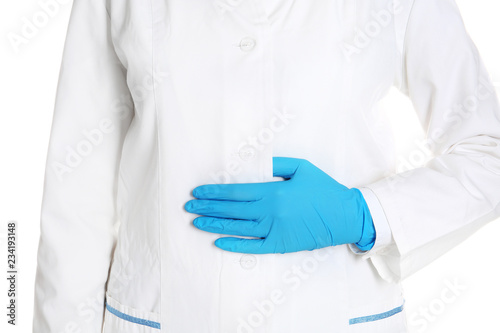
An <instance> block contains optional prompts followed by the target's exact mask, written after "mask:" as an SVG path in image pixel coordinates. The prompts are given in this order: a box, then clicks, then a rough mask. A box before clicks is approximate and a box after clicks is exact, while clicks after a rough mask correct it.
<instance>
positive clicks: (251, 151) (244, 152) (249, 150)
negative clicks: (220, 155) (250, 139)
mask: <svg viewBox="0 0 500 333" xmlns="http://www.w3.org/2000/svg"><path fill="white" fill-rule="evenodd" d="M238 155H240V158H241V159H242V160H243V161H250V160H251V159H252V158H254V157H255V148H254V147H252V146H250V145H244V146H243V147H241V148H240V149H239V151H238Z"/></svg>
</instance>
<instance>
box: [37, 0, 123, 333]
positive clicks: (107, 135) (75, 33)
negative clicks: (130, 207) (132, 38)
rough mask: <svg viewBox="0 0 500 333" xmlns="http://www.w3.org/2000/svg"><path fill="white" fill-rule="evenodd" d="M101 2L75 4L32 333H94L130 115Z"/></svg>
mask: <svg viewBox="0 0 500 333" xmlns="http://www.w3.org/2000/svg"><path fill="white" fill-rule="evenodd" d="M125 76H126V74H125V69H124V67H123V66H122V64H121V63H120V62H119V60H118V58H117V56H116V54H115V51H114V48H113V46H112V42H111V34H110V18H109V15H108V13H107V11H106V8H105V1H103V0H75V2H74V4H73V7H72V12H71V17H70V23H69V27H68V30H67V36H66V41H65V47H64V53H63V60H62V64H61V68H60V73H59V82H58V87H57V95H56V101H55V109H54V115H53V122H52V128H51V136H50V143H49V149H48V154H47V160H46V169H45V183H44V189H43V200H42V211H41V223H40V240H39V247H38V257H37V272H36V283H35V305H34V318H33V332H36V333H42V332H43V333H49V332H76V331H81V332H95V333H97V332H101V329H102V321H103V314H104V291H105V284H106V281H107V278H108V270H109V265H110V261H111V257H112V251H113V249H114V246H115V241H116V239H115V232H114V226H115V223H116V222H118V217H117V207H116V200H115V197H116V186H117V179H118V168H119V161H120V154H121V147H122V144H123V139H124V136H125V134H126V130H127V128H128V126H129V124H130V120H131V115H132V110H131V108H129V107H126V108H123V107H122V105H123V102H124V99H125V100H126V101H129V99H130V94H129V91H128V88H127V85H126V78H125Z"/></svg>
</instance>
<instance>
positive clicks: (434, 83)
mask: <svg viewBox="0 0 500 333" xmlns="http://www.w3.org/2000/svg"><path fill="white" fill-rule="evenodd" d="M402 56H403V61H402V64H403V66H402V67H403V68H402V70H401V80H400V81H401V86H400V87H399V88H400V89H401V91H402V92H404V93H405V94H406V95H408V96H409V98H410V99H411V101H412V103H413V106H414V109H415V111H416V112H417V115H418V118H419V120H420V122H421V125H422V126H423V128H424V130H425V132H426V140H425V141H423V142H421V144H420V148H419V151H418V152H415V153H418V154H420V155H422V154H426V155H428V157H429V158H428V162H427V163H426V164H425V165H424V166H422V167H416V168H414V169H412V170H408V171H405V172H401V173H397V174H393V175H391V176H388V177H387V178H384V179H381V180H378V181H376V182H374V183H372V184H369V185H367V186H366V187H367V188H369V189H371V190H372V192H373V193H374V194H375V196H376V197H377V199H378V201H379V203H380V205H381V207H382V209H383V211H384V213H385V217H386V219H387V222H388V224H389V227H390V230H391V232H392V237H393V241H392V242H387V243H388V244H389V245H387V246H385V247H379V248H378V249H376V251H370V252H369V253H367V254H364V255H365V256H366V257H368V258H370V259H371V260H372V262H373V263H374V265H375V266H376V268H377V270H378V271H379V272H380V274H381V276H382V277H384V278H385V279H387V280H391V281H398V280H401V279H403V278H405V277H407V276H409V275H411V274H412V273H414V272H416V271H417V270H419V269H420V268H422V267H424V266H425V265H427V264H428V263H430V262H431V261H433V260H435V259H436V258H438V257H439V256H441V255H442V254H444V253H445V252H447V251H449V250H450V249H451V248H453V247H454V246H456V245H458V244H459V243H460V242H462V241H463V240H465V239H466V238H467V237H468V236H470V235H471V234H472V233H474V232H475V231H477V230H478V229H479V228H481V227H482V226H483V225H485V224H486V223H488V222H490V221H492V220H494V219H495V218H496V217H497V216H498V215H499V214H500V205H499V203H500V107H499V102H498V98H497V96H496V93H495V90H494V87H493V85H492V83H491V80H490V77H489V75H488V73H487V71H486V69H485V66H484V64H483V62H482V60H481V58H480V55H479V53H478V51H477V49H476V47H475V45H474V44H473V42H472V41H471V39H470V37H469V35H468V33H467V32H466V30H465V27H464V24H463V21H462V18H461V15H460V13H459V10H458V7H457V5H456V3H455V1H454V0H415V1H413V7H412V8H411V12H410V15H409V20H408V23H407V26H406V33H405V40H404V49H403V53H402Z"/></svg>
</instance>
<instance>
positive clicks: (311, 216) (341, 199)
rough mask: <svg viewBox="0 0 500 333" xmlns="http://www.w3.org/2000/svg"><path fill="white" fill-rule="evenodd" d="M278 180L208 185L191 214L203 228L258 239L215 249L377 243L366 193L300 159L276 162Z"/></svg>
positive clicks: (197, 193) (229, 240)
mask: <svg viewBox="0 0 500 333" xmlns="http://www.w3.org/2000/svg"><path fill="white" fill-rule="evenodd" d="M273 169H274V170H273V173H274V176H277V177H283V178H285V180H284V181H273V182H266V183H245V184H222V185H202V186H199V187H197V188H195V189H194V190H193V196H194V197H195V198H198V200H190V201H188V202H187V203H186V204H185V209H186V210H187V211H188V212H191V213H195V214H199V215H204V216H201V217H198V218H196V219H195V220H194V221H193V224H194V225H195V226H196V227H197V228H198V229H201V230H204V231H208V232H213V233H218V234H226V235H235V236H249V237H256V238H253V239H245V238H236V237H223V238H219V239H217V240H216V241H215V245H216V246H217V247H219V248H221V249H223V250H227V251H232V252H242V253H257V254H262V253H287V252H296V251H302V250H314V249H319V248H323V247H327V246H335V245H340V244H349V243H356V245H357V246H358V247H359V248H360V249H361V250H369V249H371V248H372V246H373V243H374V241H375V230H374V226H373V222H372V218H371V215H370V211H369V210H368V207H367V205H366V202H365V200H364V198H363V196H362V194H361V192H360V191H359V190H358V189H356V188H352V189H348V188H347V187H345V186H344V185H341V184H339V183H338V182H337V181H335V180H334V179H333V178H331V177H330V176H328V175H327V174H326V173H324V172H323V171H321V170H320V169H319V168H317V167H316V166H314V165H313V164H312V163H310V162H308V161H306V160H303V159H295V158H287V157H275V158H273Z"/></svg>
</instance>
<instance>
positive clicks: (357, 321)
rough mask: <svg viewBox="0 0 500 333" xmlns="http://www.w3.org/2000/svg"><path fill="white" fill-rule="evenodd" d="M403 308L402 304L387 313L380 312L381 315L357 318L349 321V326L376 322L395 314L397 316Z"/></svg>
mask: <svg viewBox="0 0 500 333" xmlns="http://www.w3.org/2000/svg"><path fill="white" fill-rule="evenodd" d="M403 306H404V304H403V305H401V306H398V307H397V308H394V309H392V310H390V311H387V312H382V313H379V314H374V315H371V316H365V317H358V318H352V319H349V325H354V324H361V323H367V322H370V321H376V320H381V319H385V318H389V317H392V316H394V315H395V314H398V313H400V312H402V311H403Z"/></svg>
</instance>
